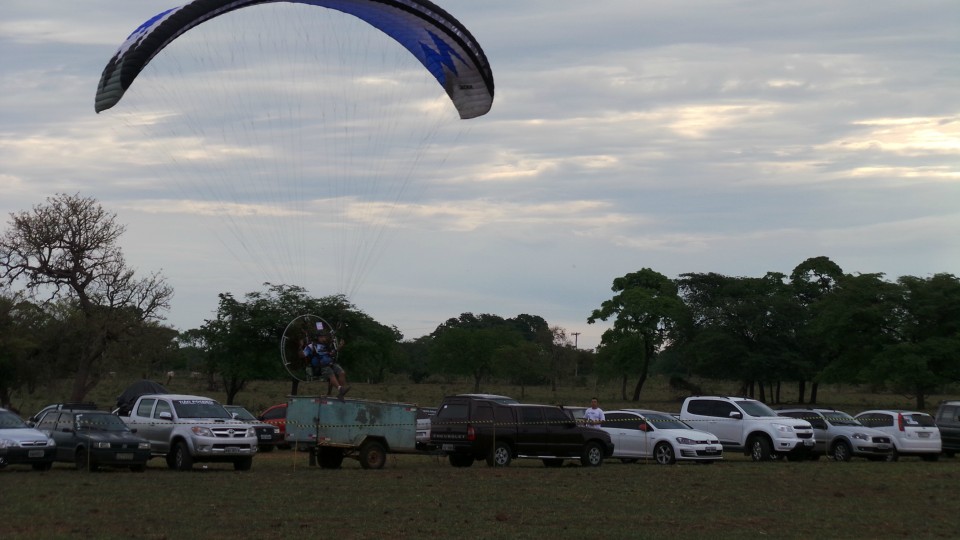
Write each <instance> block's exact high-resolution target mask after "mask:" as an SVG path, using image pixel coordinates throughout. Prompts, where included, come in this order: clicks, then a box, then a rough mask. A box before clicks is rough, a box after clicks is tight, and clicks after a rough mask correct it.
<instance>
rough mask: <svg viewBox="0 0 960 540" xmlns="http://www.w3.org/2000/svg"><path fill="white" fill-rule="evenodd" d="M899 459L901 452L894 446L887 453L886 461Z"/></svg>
mask: <svg viewBox="0 0 960 540" xmlns="http://www.w3.org/2000/svg"><path fill="white" fill-rule="evenodd" d="M899 460H900V452H897V449H896V448H894V449H893V450H891V451H890V453H889V454H887V458H886V460H885V461H887V462H892V461H899Z"/></svg>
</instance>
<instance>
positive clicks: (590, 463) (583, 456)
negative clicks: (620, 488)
mask: <svg viewBox="0 0 960 540" xmlns="http://www.w3.org/2000/svg"><path fill="white" fill-rule="evenodd" d="M580 465H582V466H584V467H599V466H600V465H603V448H602V447H601V446H600V443H598V442H595V441H590V442H588V443H587V444H585V445H583V451H582V452H581V453H580Z"/></svg>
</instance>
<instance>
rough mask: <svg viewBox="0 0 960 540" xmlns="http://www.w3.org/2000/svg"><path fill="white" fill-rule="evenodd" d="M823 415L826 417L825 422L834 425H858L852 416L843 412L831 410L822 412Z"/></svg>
mask: <svg viewBox="0 0 960 540" xmlns="http://www.w3.org/2000/svg"><path fill="white" fill-rule="evenodd" d="M823 417H824V418H826V420H827V422H828V423H830V424H832V425H834V426H859V425H860V422H858V421H857V420H856V419H855V418H854V417H852V416H850V415H849V414H847V413H845V412H840V411H833V412H828V413H824V414H823Z"/></svg>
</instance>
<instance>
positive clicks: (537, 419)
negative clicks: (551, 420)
mask: <svg viewBox="0 0 960 540" xmlns="http://www.w3.org/2000/svg"><path fill="white" fill-rule="evenodd" d="M520 422H522V423H523V424H524V425H533V424H542V423H543V411H541V410H540V409H539V408H537V407H523V408H522V409H521V413H520Z"/></svg>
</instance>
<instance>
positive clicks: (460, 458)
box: [447, 454, 474, 467]
mask: <svg viewBox="0 0 960 540" xmlns="http://www.w3.org/2000/svg"><path fill="white" fill-rule="evenodd" d="M447 459H448V460H449V461H450V465H453V466H454V467H469V466H471V465H473V462H474V459H473V456H465V455H463V454H450V455H449V456H448V457H447Z"/></svg>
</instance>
